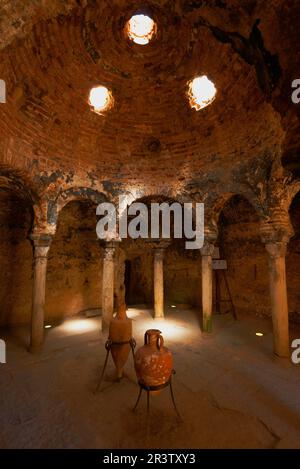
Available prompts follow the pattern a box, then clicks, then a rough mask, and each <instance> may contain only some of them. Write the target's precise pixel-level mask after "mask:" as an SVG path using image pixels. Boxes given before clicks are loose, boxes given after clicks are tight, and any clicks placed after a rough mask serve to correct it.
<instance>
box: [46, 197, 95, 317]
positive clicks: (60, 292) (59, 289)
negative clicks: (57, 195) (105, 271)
mask: <svg viewBox="0 0 300 469" xmlns="http://www.w3.org/2000/svg"><path fill="white" fill-rule="evenodd" d="M96 223H97V218H96V204H95V203H93V202H92V201H89V200H73V201H70V202H69V203H67V204H66V205H65V206H64V207H63V208H62V209H61V211H60V212H59V214H58V221H57V229H56V233H55V235H54V236H53V240H52V244H51V247H50V250H49V254H48V268H47V284H46V305H45V319H46V321H48V322H52V321H61V320H62V319H63V318H65V317H69V316H74V315H76V314H79V313H82V314H89V313H92V314H93V313H97V312H100V308H101V296H102V255H101V248H100V246H99V242H98V240H97V235H96Z"/></svg>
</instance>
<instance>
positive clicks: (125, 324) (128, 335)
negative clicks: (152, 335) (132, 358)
mask: <svg viewBox="0 0 300 469" xmlns="http://www.w3.org/2000/svg"><path fill="white" fill-rule="evenodd" d="M109 339H110V340H111V341H112V342H113V343H114V344H113V345H112V347H111V354H112V358H113V361H114V364H115V366H116V369H117V378H118V379H121V378H122V376H123V368H124V366H125V363H126V361H127V358H128V355H129V353H130V350H131V346H130V344H129V343H127V344H124V343H122V342H129V341H130V339H132V320H131V319H129V318H128V317H127V315H126V305H125V302H123V301H118V309H117V315H116V317H115V318H113V319H112V320H111V321H110V324H109Z"/></svg>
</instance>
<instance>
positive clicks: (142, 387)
mask: <svg viewBox="0 0 300 469" xmlns="http://www.w3.org/2000/svg"><path fill="white" fill-rule="evenodd" d="M175 373H176V372H175V370H172V373H171V376H170V378H169V380H168V381H167V382H166V383H164V384H160V385H159V386H145V384H143V383H142V382H141V381H139V382H138V385H139V387H140V392H139V395H138V398H137V401H136V403H135V406H134V408H133V409H132V412H135V411H136V408H137V406H138V404H139V402H140V399H141V396H142V392H143V391H146V392H147V420H148V417H149V411H150V392H151V391H160V390H161V389H164V388H166V387H167V386H169V387H170V394H171V399H172V403H173V406H174V409H175V412H176V414H177V417H178V418H179V420H180V421H181V422H182V418H181V415H180V413H179V411H178V409H177V406H176V402H175V398H174V393H173V388H172V375H175Z"/></svg>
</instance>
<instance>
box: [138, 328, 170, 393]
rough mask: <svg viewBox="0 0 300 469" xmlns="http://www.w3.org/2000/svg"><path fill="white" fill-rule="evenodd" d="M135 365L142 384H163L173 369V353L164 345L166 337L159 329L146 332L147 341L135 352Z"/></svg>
mask: <svg viewBox="0 0 300 469" xmlns="http://www.w3.org/2000/svg"><path fill="white" fill-rule="evenodd" d="M134 367H135V371H136V375H137V378H138V381H139V383H140V384H142V385H144V386H147V387H148V386H163V385H164V384H166V383H167V382H168V381H169V379H170V377H171V374H172V370H173V355H172V353H171V352H170V350H169V349H167V348H166V347H164V339H163V337H162V335H161V332H160V331H159V330H158V329H149V330H147V331H146V333H145V343H144V345H143V347H141V348H139V349H138V351H137V352H136V354H135V358H134Z"/></svg>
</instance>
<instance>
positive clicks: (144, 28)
mask: <svg viewBox="0 0 300 469" xmlns="http://www.w3.org/2000/svg"><path fill="white" fill-rule="evenodd" d="M156 31H157V26H156V23H155V21H153V19H152V18H150V16H147V15H143V14H136V15H133V16H132V17H131V18H130V20H129V21H127V23H126V26H125V32H126V34H127V36H128V37H129V39H130V40H131V41H133V42H134V43H135V44H139V45H141V46H145V45H146V44H149V42H150V41H151V40H152V39H153V37H154V36H155V34H156Z"/></svg>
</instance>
